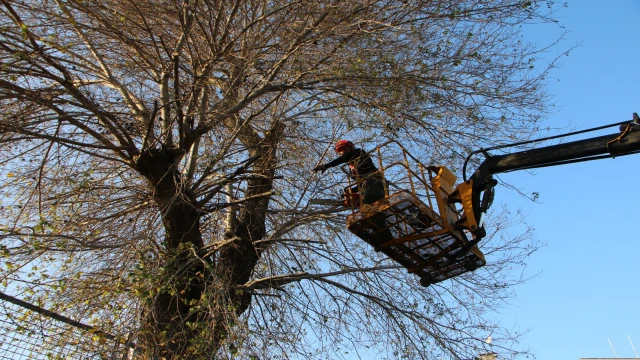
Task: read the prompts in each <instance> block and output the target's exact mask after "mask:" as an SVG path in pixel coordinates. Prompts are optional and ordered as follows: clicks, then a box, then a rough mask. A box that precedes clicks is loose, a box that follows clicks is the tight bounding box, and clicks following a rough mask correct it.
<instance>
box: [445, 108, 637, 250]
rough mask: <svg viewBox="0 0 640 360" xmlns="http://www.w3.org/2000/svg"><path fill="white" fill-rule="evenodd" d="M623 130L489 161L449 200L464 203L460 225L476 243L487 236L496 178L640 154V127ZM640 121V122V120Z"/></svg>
mask: <svg viewBox="0 0 640 360" xmlns="http://www.w3.org/2000/svg"><path fill="white" fill-rule="evenodd" d="M636 117H637V115H635V114H634V122H633V123H629V124H628V125H623V126H621V128H620V130H621V132H620V133H616V134H610V135H604V136H599V137H594V138H590V139H584V140H578V141H573V142H568V143H564V144H558V145H552V146H546V147H541V148H538V149H532V150H527V151H521V152H515V153H511V154H506V155H496V156H491V155H489V154H487V153H485V156H487V158H486V159H485V160H484V161H483V162H482V163H481V164H480V166H479V167H478V169H477V170H476V171H475V172H474V173H473V175H471V178H469V180H466V181H465V182H463V183H461V184H459V185H458V186H457V187H456V189H455V191H453V192H452V193H451V195H450V196H449V203H452V204H453V203H461V204H462V210H463V216H462V217H461V219H460V221H459V222H458V223H457V227H458V228H459V229H465V230H468V231H469V232H471V233H472V234H473V236H474V239H475V240H474V241H475V242H477V241H479V240H480V239H482V238H483V237H484V236H485V231H484V226H483V222H484V221H483V218H484V215H485V214H486V212H487V210H488V209H489V207H490V206H491V203H492V202H493V195H494V187H495V185H496V184H497V182H496V181H495V180H494V179H493V175H495V174H499V173H503V172H507V171H514V170H522V169H532V168H537V167H544V166H554V165H562V164H567V163H570V162H578V161H590V160H597V159H602V158H606V157H616V156H624V155H631V154H634V153H638V152H640V125H638V124H637V123H638V122H640V121H635V119H636ZM639 120H640V119H639Z"/></svg>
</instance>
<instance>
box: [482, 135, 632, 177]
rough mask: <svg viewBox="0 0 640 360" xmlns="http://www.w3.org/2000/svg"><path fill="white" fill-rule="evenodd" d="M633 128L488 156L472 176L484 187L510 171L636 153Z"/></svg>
mask: <svg viewBox="0 0 640 360" xmlns="http://www.w3.org/2000/svg"><path fill="white" fill-rule="evenodd" d="M634 130H635V129H634ZM634 130H631V131H623V133H622V134H621V133H616V134H610V135H604V136H600V137H595V138H590V139H584V140H578V141H573V142H568V143H564V144H558V145H552V146H546V147H542V148H538V149H532V150H527V151H521V152H516V153H512V154H506V155H497V156H489V157H488V158H487V159H486V160H485V161H484V162H483V163H482V164H481V165H480V167H478V169H477V170H476V171H475V172H474V173H473V175H472V176H471V178H470V179H471V180H472V181H473V183H474V185H475V186H482V185H483V184H485V183H486V182H488V181H490V180H491V176H492V175H494V174H498V173H503V172H507V171H513V170H521V169H530V168H536V167H543V166H553V165H561V164H565V163H568V162H575V161H589V160H596V159H600V158H602V157H616V156H624V155H630V154H634V153H636V152H638V151H640V131H639V130H640V129H638V130H635V131H634ZM602 155H604V156H602Z"/></svg>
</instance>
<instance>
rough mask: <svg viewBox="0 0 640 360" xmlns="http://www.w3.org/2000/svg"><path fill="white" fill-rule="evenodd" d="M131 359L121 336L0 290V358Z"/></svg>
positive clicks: (0, 359)
mask: <svg viewBox="0 0 640 360" xmlns="http://www.w3.org/2000/svg"><path fill="white" fill-rule="evenodd" d="M4 359H11V360H22V359H114V360H115V359H134V352H133V350H132V349H131V348H129V347H127V346H126V345H125V344H123V342H122V341H121V340H120V339H116V338H115V337H113V336H111V335H109V334H105V333H102V332H100V331H96V330H94V329H92V328H91V327H90V326H88V325H84V324H81V323H79V322H76V321H73V320H71V319H68V318H65V317H64V316H61V315H58V314H55V313H52V312H50V311H47V310H45V309H42V308H39V307H37V306H34V305H32V304H28V303H25V302H23V301H21V300H19V299H16V298H13V297H11V296H9V295H6V294H3V293H0V360H4Z"/></svg>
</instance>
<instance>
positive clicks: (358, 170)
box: [313, 140, 385, 205]
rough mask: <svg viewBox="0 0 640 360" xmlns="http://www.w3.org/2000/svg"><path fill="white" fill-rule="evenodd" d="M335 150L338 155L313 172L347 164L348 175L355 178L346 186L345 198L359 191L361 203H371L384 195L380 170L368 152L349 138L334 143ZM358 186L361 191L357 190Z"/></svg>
mask: <svg viewBox="0 0 640 360" xmlns="http://www.w3.org/2000/svg"><path fill="white" fill-rule="evenodd" d="M335 151H336V153H338V155H340V156H339V157H338V158H336V159H334V160H333V161H330V162H328V163H326V164H323V165H318V166H316V167H315V168H313V171H314V172H318V171H322V172H324V171H325V170H327V169H328V168H332V167H334V166H338V165H341V164H349V170H350V177H351V178H352V179H353V180H355V182H356V186H352V187H349V186H348V187H346V188H345V189H344V194H343V196H345V197H346V198H347V199H351V198H352V197H351V195H352V194H353V193H359V194H360V195H361V197H362V199H361V201H362V204H365V205H366V204H371V203H374V202H376V201H378V200H380V199H382V198H384V197H385V190H384V181H383V179H382V175H381V174H380V171H378V169H377V168H376V166H375V165H374V164H373V160H371V157H370V156H369V154H368V153H367V152H366V151H364V150H362V149H360V148H356V147H355V146H354V145H353V143H352V142H351V141H349V140H340V141H338V142H337V143H336V146H335ZM358 188H360V189H361V190H362V191H361V192H359V191H358Z"/></svg>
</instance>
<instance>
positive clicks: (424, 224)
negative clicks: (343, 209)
mask: <svg viewBox="0 0 640 360" xmlns="http://www.w3.org/2000/svg"><path fill="white" fill-rule="evenodd" d="M442 221H443V220H442V219H441V217H440V215H439V214H438V213H436V212H435V211H434V210H432V209H431V208H430V207H429V206H427V205H426V204H425V203H424V202H422V201H421V200H420V199H419V198H418V197H416V196H415V195H413V194H411V193H409V192H407V191H400V192H398V193H395V194H393V195H391V196H389V197H387V198H385V199H383V200H380V201H378V202H375V203H373V204H371V205H365V206H363V207H362V210H361V211H359V212H356V213H354V214H352V215H350V216H349V217H348V218H347V227H348V229H349V231H351V232H352V233H354V234H355V235H356V236H358V237H359V238H361V239H362V240H364V241H366V242H367V243H369V244H370V245H372V246H373V247H374V248H375V249H376V251H380V252H382V253H384V254H386V255H387V256H389V257H390V258H391V259H393V260H395V261H396V262H398V263H399V264H401V265H402V266H404V267H405V268H407V270H408V271H409V272H410V273H415V274H416V275H418V276H419V277H420V279H421V284H423V285H425V286H426V285H429V284H434V283H437V282H440V281H443V280H446V279H449V278H452V277H454V276H457V275H460V274H462V273H465V272H467V271H472V270H475V269H476V268H478V267H480V266H483V265H485V264H486V262H485V260H484V256H483V255H482V253H481V252H480V250H479V249H478V248H477V247H476V246H470V244H469V239H468V238H467V235H466V234H465V233H464V232H462V231H455V232H451V231H448V230H447V229H446V227H445V226H443V225H444V224H443V223H442ZM467 250H469V251H467ZM461 251H464V254H462V253H460V252H461ZM458 253H460V256H457V255H458Z"/></svg>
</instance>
